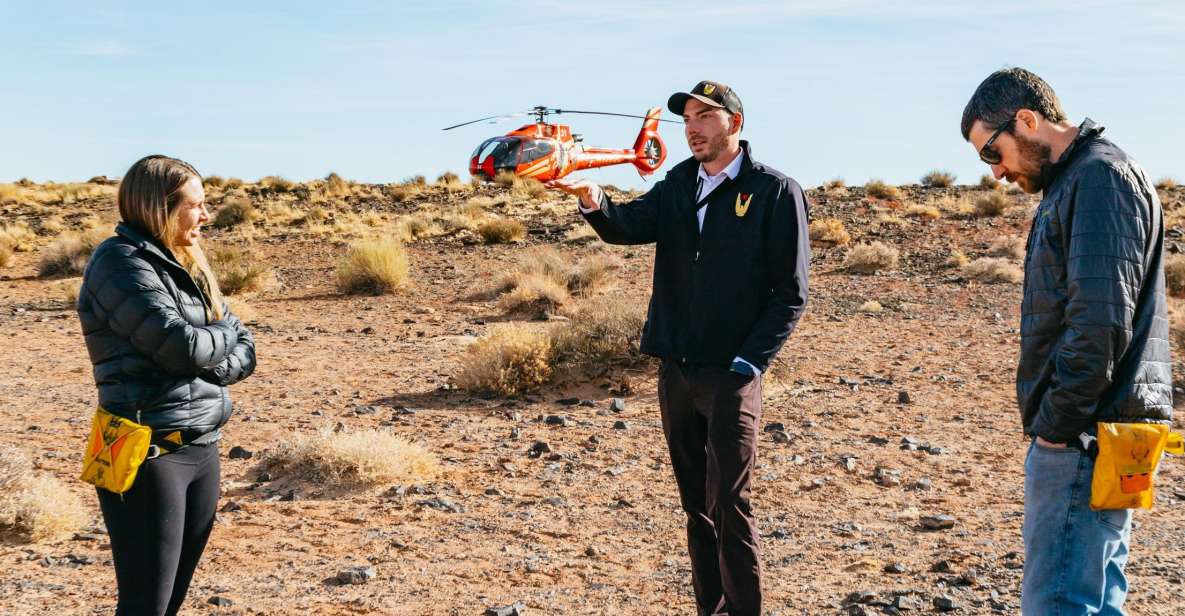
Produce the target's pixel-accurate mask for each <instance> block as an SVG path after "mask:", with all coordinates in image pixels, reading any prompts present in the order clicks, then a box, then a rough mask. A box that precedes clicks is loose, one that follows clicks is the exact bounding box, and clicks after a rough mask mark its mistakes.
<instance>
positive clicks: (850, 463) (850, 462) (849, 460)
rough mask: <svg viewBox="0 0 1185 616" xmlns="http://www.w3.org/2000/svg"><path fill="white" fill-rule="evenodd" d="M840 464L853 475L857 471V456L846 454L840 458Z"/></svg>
mask: <svg viewBox="0 0 1185 616" xmlns="http://www.w3.org/2000/svg"><path fill="white" fill-rule="evenodd" d="M839 463H840V465H842V466H843V468H844V470H845V471H847V472H849V473H851V472H854V471H855V470H856V456H855V455H854V454H850V453H845V454H842V455H840V456H839Z"/></svg>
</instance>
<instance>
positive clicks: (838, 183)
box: [823, 178, 848, 191]
mask: <svg viewBox="0 0 1185 616" xmlns="http://www.w3.org/2000/svg"><path fill="white" fill-rule="evenodd" d="M847 186H848V185H847V183H845V182H844V180H843V178H835V179H833V180H827V181H826V182H824V183H823V190H827V191H835V190H842V189H844V188H847Z"/></svg>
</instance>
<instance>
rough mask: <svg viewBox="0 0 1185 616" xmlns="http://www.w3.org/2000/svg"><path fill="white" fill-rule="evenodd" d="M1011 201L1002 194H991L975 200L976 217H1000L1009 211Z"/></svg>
mask: <svg viewBox="0 0 1185 616" xmlns="http://www.w3.org/2000/svg"><path fill="white" fill-rule="evenodd" d="M1010 204H1011V200H1010V199H1009V198H1008V195H1005V194H1004V193H1001V192H995V191H993V192H990V193H988V194H987V195H985V196H983V197H980V198H978V199H976V200H975V215H976V216H980V217H988V216H999V215H1001V214H1003V213H1004V210H1006V209H1008V206H1009V205H1010Z"/></svg>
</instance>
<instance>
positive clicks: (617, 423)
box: [613, 419, 630, 430]
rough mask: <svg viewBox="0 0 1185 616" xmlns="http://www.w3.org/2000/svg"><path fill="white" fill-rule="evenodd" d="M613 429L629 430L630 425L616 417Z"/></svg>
mask: <svg viewBox="0 0 1185 616" xmlns="http://www.w3.org/2000/svg"><path fill="white" fill-rule="evenodd" d="M613 429H614V430H629V429H630V425H629V424H628V423H626V422H624V421H622V420H620V419H618V420H617V421H615V422H613Z"/></svg>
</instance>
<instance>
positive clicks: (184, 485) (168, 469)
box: [98, 444, 220, 616]
mask: <svg viewBox="0 0 1185 616" xmlns="http://www.w3.org/2000/svg"><path fill="white" fill-rule="evenodd" d="M219 473H220V470H219V465H218V445H217V444H211V445H191V446H189V447H186V448H184V449H182V450H180V451H177V452H175V453H170V454H167V455H164V456H161V457H159V458H155V459H152V460H147V461H145V462H144V464H143V465H142V466H141V467H140V471H139V474H138V475H137V476H136V482H135V483H134V484H132V489H130V490H128V491H127V492H125V493H124V494H123V498H122V499H121V498H120V495H118V494H112V493H111V492H108V491H106V490H102V489H99V490H98V493H99V507H100V508H102V510H103V521H105V522H106V523H107V532H108V533H109V534H110V538H111V553H112V556H113V557H114V560H115V580H116V582H117V583H118V585H119V606H118V607H117V608H116V611H115V614H116V616H162V615H166V614H167V615H172V614H176V613H177V611H178V610H179V609H181V604H182V603H183V602H184V601H185V593H186V592H187V591H188V590H189V581H190V580H191V579H192V578H193V571H194V569H196V568H197V564H198V560H199V559H201V557H202V550H204V549H205V547H206V540H207V539H209V538H210V530H211V529H212V528H213V527H214V513H215V508H216V507H217V505H218V491H219V486H218V479H219Z"/></svg>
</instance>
